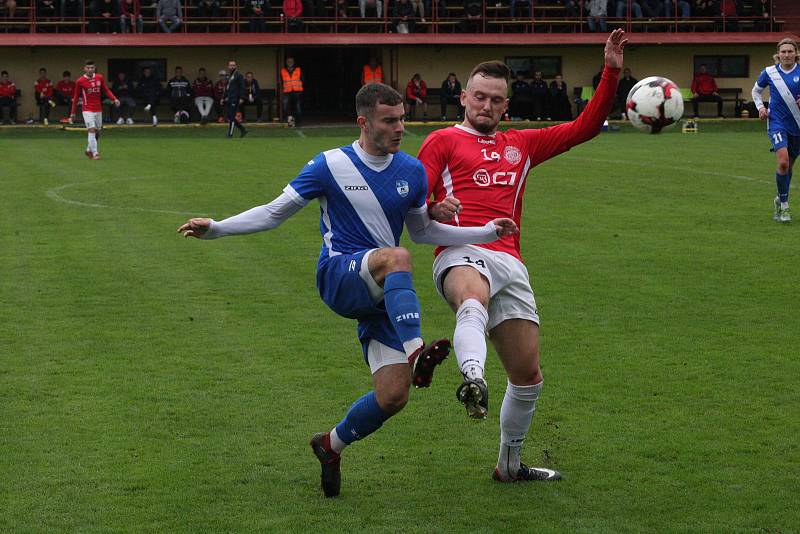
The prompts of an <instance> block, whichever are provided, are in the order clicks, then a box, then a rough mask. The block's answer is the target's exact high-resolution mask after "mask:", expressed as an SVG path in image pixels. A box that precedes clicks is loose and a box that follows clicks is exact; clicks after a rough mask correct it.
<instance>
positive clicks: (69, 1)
mask: <svg viewBox="0 0 800 534" xmlns="http://www.w3.org/2000/svg"><path fill="white" fill-rule="evenodd" d="M82 10H83V3H82V2H81V0H60V1H59V10H58V14H59V16H60V17H61V18H62V19H69V18H73V19H74V18H78V17H80V16H81V11H82Z"/></svg>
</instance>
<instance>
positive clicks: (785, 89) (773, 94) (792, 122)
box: [756, 63, 800, 135]
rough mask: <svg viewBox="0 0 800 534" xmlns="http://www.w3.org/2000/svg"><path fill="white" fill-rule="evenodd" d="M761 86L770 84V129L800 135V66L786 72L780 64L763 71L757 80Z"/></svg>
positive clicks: (764, 86)
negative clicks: (798, 102)
mask: <svg viewBox="0 0 800 534" xmlns="http://www.w3.org/2000/svg"><path fill="white" fill-rule="evenodd" d="M756 85H758V86H759V87H761V88H766V87H767V86H769V127H768V129H769V131H770V132H775V131H784V132H786V133H787V134H788V135H800V107H798V105H797V99H798V98H800V67H798V65H797V64H796V63H795V66H794V67H793V68H792V70H790V71H789V72H785V71H784V70H783V69H782V68H781V67H780V65H773V66H771V67H767V68H766V69H764V70H763V71H761V75H760V76H759V77H758V81H756Z"/></svg>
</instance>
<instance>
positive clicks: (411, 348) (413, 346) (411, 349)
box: [403, 337, 425, 358]
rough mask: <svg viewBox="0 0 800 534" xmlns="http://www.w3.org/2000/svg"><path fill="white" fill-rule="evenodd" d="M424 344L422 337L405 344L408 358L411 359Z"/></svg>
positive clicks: (404, 348)
mask: <svg viewBox="0 0 800 534" xmlns="http://www.w3.org/2000/svg"><path fill="white" fill-rule="evenodd" d="M424 344H425V342H424V341H422V338H421V337H415V338H414V339H411V340H409V341H406V342H405V343H403V352H405V353H406V357H407V358H410V357H411V355H412V354H414V353H415V352H416V351H417V349H419V348H420V347H422V346H423V345H424Z"/></svg>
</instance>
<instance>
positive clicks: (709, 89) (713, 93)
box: [692, 65, 723, 119]
mask: <svg viewBox="0 0 800 534" xmlns="http://www.w3.org/2000/svg"><path fill="white" fill-rule="evenodd" d="M718 91H719V89H718V88H717V82H716V81H715V80H714V77H713V76H712V75H711V74H709V73H708V67H707V66H706V65H700V70H699V72H698V73H697V74H695V75H694V79H693V80H692V109H693V110H694V118H695V119H696V118H697V115H698V113H697V104H698V102H716V103H717V116H718V117H719V118H723V116H722V97H721V96H719V92H718Z"/></svg>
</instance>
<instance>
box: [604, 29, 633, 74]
mask: <svg viewBox="0 0 800 534" xmlns="http://www.w3.org/2000/svg"><path fill="white" fill-rule="evenodd" d="M626 44H628V40H627V39H626V38H625V31H624V30H621V29H619V28H617V29H616V30H614V31H613V32H611V35H609V36H608V39H607V40H606V48H605V60H606V66H607V67H611V68H612V69H621V68H622V59H623V50H624V49H625V45H626Z"/></svg>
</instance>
